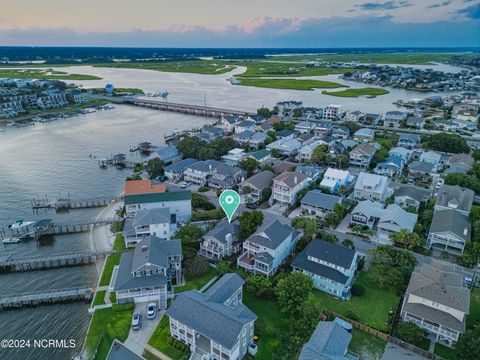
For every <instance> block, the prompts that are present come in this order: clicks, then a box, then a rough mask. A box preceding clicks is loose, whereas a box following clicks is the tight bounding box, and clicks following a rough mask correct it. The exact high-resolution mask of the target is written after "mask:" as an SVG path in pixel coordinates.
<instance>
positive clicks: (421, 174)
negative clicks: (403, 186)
mask: <svg viewBox="0 0 480 360" xmlns="http://www.w3.org/2000/svg"><path fill="white" fill-rule="evenodd" d="M436 172H437V167H436V166H435V165H433V164H430V163H427V162H425V161H413V162H412V163H410V165H408V178H409V179H410V180H411V181H420V182H423V183H426V184H429V183H430V182H431V181H432V179H433V174H435V173H436Z"/></svg>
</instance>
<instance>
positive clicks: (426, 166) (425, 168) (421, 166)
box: [408, 161, 435, 173]
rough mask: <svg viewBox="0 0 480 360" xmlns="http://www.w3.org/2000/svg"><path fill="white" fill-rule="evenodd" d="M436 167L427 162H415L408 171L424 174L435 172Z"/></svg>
mask: <svg viewBox="0 0 480 360" xmlns="http://www.w3.org/2000/svg"><path fill="white" fill-rule="evenodd" d="M434 167H435V165H433V164H431V163H428V162H425V161H413V162H412V163H411V164H410V165H409V166H408V170H410V171H419V172H423V173H431V172H433V169H434Z"/></svg>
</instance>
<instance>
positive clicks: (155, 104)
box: [124, 98, 248, 118]
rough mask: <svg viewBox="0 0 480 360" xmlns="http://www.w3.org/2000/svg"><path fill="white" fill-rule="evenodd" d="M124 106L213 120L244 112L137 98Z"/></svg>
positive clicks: (128, 100)
mask: <svg viewBox="0 0 480 360" xmlns="http://www.w3.org/2000/svg"><path fill="white" fill-rule="evenodd" d="M124 103H125V104H129V105H135V106H143V107H147V108H151V109H155V110H162V111H171V112H178V113H183V114H188V115H196V116H205V117H213V118H221V117H222V116H226V115H245V114H248V113H246V112H245V111H239V110H232V109H222V108H216V107H211V106H202V105H191V104H178V103H169V102H160V101H155V100H143V99H138V98H128V99H125V101H124Z"/></svg>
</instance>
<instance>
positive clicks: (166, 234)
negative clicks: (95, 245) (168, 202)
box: [123, 208, 177, 247]
mask: <svg viewBox="0 0 480 360" xmlns="http://www.w3.org/2000/svg"><path fill="white" fill-rule="evenodd" d="M176 231H177V219H176V215H175V214H170V210H169V209H168V208H156V209H141V210H137V212H136V213H135V216H133V217H127V218H126V219H125V224H124V226H123V236H124V238H125V245H126V246H127V247H129V246H133V245H135V244H136V243H137V242H139V241H140V240H142V239H143V238H145V237H148V236H156V237H158V238H160V239H164V240H170V236H171V235H172V234H174V233H175V232H176Z"/></svg>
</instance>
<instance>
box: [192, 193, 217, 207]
mask: <svg viewBox="0 0 480 360" xmlns="http://www.w3.org/2000/svg"><path fill="white" fill-rule="evenodd" d="M192 207H193V208H194V209H203V210H212V209H215V205H213V204H212V203H211V202H210V200H208V198H207V197H206V196H205V195H201V194H198V193H192Z"/></svg>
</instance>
